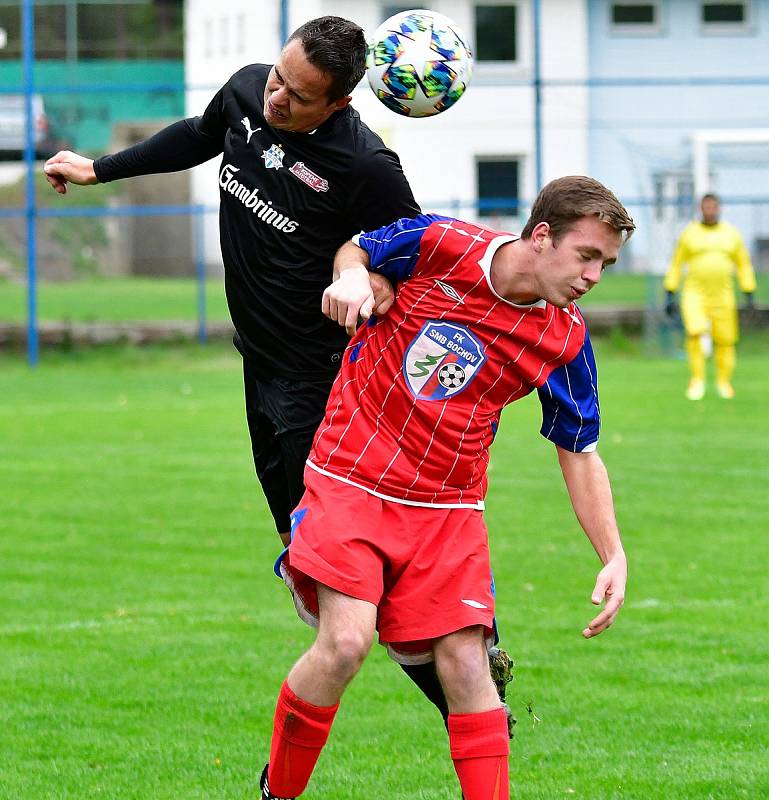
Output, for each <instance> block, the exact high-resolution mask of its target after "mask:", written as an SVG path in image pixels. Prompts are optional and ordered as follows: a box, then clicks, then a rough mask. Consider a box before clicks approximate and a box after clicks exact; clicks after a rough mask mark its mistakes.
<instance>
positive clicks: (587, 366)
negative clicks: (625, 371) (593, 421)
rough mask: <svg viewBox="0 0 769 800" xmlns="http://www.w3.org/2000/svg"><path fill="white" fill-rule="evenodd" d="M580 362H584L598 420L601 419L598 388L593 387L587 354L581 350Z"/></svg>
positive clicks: (593, 382) (593, 380)
mask: <svg viewBox="0 0 769 800" xmlns="http://www.w3.org/2000/svg"><path fill="white" fill-rule="evenodd" d="M582 360H583V361H584V362H585V369H586V370H587V374H588V375H589V376H590V388H591V389H592V390H593V397H594V398H595V408H596V411H597V412H598V420H599V421H600V419H601V407H600V406H599V405H598V387H597V386H596V385H595V378H594V377H593V371H592V370H591V369H590V364H589V363H588V360H587V353H585V349H584V348H583V349H582Z"/></svg>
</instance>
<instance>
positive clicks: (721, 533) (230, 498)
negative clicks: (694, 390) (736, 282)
mask: <svg viewBox="0 0 769 800" xmlns="http://www.w3.org/2000/svg"><path fill="white" fill-rule="evenodd" d="M767 348H769V338H768V337H766V336H763V337H759V336H754V337H751V338H749V339H748V340H747V341H745V342H744V343H743V345H741V350H740V354H739V361H738V368H737V374H736V380H735V386H736V389H737V397H736V399H735V400H734V401H731V402H725V401H721V400H719V399H718V398H717V397H715V396H714V395H713V394H712V393H711V394H709V395H708V396H706V398H705V399H704V400H703V401H702V402H701V403H697V404H694V403H690V402H688V401H686V400H685V399H684V398H683V389H684V385H685V380H686V378H685V371H686V370H685V365H684V362H683V361H680V360H662V359H657V360H647V359H644V358H642V357H641V356H640V355H639V354H638V353H636V352H635V350H634V348H633V347H626V348H624V349H620V348H617V347H616V346H615V345H613V344H610V343H607V342H600V341H599V342H598V343H597V351H598V359H599V367H600V376H601V397H602V411H603V426H604V427H603V437H602V443H601V453H602V455H603V457H604V460H605V461H606V463H607V466H608V467H609V470H610V473H611V476H612V481H613V486H614V491H615V498H616V504H617V510H618V515H619V518H620V522H621V525H622V528H623V533H624V539H625V544H626V548H627V550H628V553H629V558H630V584H629V592H628V598H627V604H626V607H625V609H624V610H623V612H622V614H621V615H620V618H619V620H618V622H617V624H616V625H615V626H614V627H613V628H612V629H611V630H610V631H608V632H607V633H605V634H603V635H602V636H599V637H598V638H597V639H595V640H593V641H584V640H583V639H582V638H581V636H580V630H581V628H582V627H583V626H584V624H585V623H586V622H587V621H588V620H589V619H590V618H591V616H592V614H593V613H594V610H593V607H592V606H591V604H590V602H589V596H590V591H591V589H592V586H593V580H594V577H595V573H596V571H597V568H598V563H597V559H596V558H595V556H594V555H593V553H592V550H591V549H590V546H589V544H588V542H587V540H586V539H585V537H584V536H583V534H582V533H581V531H580V530H579V528H578V525H577V523H576V521H575V519H574V517H573V514H572V512H571V510H570V506H569V503H568V500H567V496H566V492H565V489H564V488H563V484H562V481H561V479H560V475H559V472H558V468H557V463H556V459H555V454H554V452H553V448H552V446H551V445H549V444H547V443H546V442H545V441H544V440H542V439H541V437H539V435H538V433H537V431H538V427H539V424H538V417H539V409H538V405H539V404H538V403H537V401H536V399H534V398H533V397H530V398H528V399H526V400H524V401H522V402H521V403H519V404H517V405H516V406H514V407H512V408H510V409H509V410H508V411H507V412H506V414H505V417H504V419H503V423H502V425H501V427H500V433H499V436H498V441H497V442H496V443H495V445H494V450H493V458H492V469H491V475H490V478H491V489H490V493H489V498H488V512H487V520H488V524H489V528H490V532H491V538H492V554H493V559H494V565H495V575H496V582H497V590H498V616H499V620H500V626H501V630H502V634H503V644H504V645H505V646H506V647H507V648H508V649H509V651H510V652H511V654H512V655H513V657H514V658H515V660H516V669H515V674H516V677H515V681H514V683H513V684H511V687H510V689H509V699H510V701H511V704H512V706H513V708H514V711H515V713H516V715H517V717H518V719H519V723H518V726H517V735H516V738H515V740H514V742H513V744H512V752H511V756H510V772H511V784H512V787H513V789H512V796H513V797H515V798H521V799H526V800H529V799H532V800H533V798H538V799H541V800H553V799H554V798H556V799H557V798H571V797H574V798H584V799H585V800H610V799H611V800H613V799H614V798H617V799H618V800H619V799H620V798H622V800H650V798H665V799H666V800H694V799H698V798H703V799H704V798H714V799H718V800H722V799H723V800H727V799H728V800H731V799H732V798H750V799H751V800H755V799H756V798H759V797H766V796H768V794H769V760H768V759H767V757H766V754H767V752H768V749H769V725H768V724H767V719H769V613H768V612H769V608H768V606H769V599H768V598H769V591H768V590H769V580H768V579H767V564H768V563H769V559H768V558H767V556H769V537H768V536H767V534H768V533H769V525H768V524H767V523H768V522H769V510H768V509H769V506H768V505H767V496H769V488H768V487H769V459H768V458H767V452H769V403H767V396H769V371H767V369H766V351H767ZM0 386H1V387H2V391H0V531H1V532H0V587H1V588H0V598H2V600H1V601H0V608H1V609H2V614H1V615H0V723H1V724H0V798H2V800H18V799H19V798H23V800H37V799H38V798H56V799H58V798H72V799H73V800H74V799H77V800H82V799H84V798H110V799H111V800H113V799H114V800H129V799H130V800H133V799H134V798H135V799H136V800H147V799H148V798H151V799H152V800H196V799H197V798H200V799H201V800H202V799H203V798H206V800H219V799H221V800H224V799H225V798H237V799H238V800H240V799H241V798H242V799H243V800H245V799H246V798H254V797H255V796H256V779H257V776H258V774H259V771H260V770H261V767H262V765H263V764H264V762H265V760H266V757H267V752H268V742H269V732H270V721H271V716H272V712H273V708H274V700H275V696H276V694H277V691H278V687H279V685H280V682H281V680H282V679H283V677H284V675H285V673H286V672H287V670H288V669H289V667H290V665H291V664H292V663H293V661H294V660H295V658H296V657H297V656H298V655H299V654H300V653H301V651H302V650H303V648H305V647H306V646H307V645H308V644H309V642H310V641H311V636H312V634H311V632H310V631H309V629H307V628H306V627H305V626H304V625H303V624H302V623H300V622H299V620H298V619H297V618H296V616H295V613H294V611H293V607H292V605H291V603H290V600H289V596H288V593H287V592H286V590H285V589H284V588H283V587H282V585H281V584H280V583H279V581H278V580H277V579H276V578H275V577H274V576H273V575H272V572H271V566H272V560H273V558H274V556H275V555H276V553H277V551H278V546H277V537H276V536H275V534H274V532H273V530H272V524H271V521H270V518H269V515H268V513H267V510H266V506H265V504H264V502H263V500H262V498H261V496H260V493H259V491H258V489H257V486H256V481H255V478H254V476H253V467H252V464H251V459H250V452H249V446H248V442H247V436H246V432H245V422H244V419H243V409H242V399H241V392H242V389H241V382H240V374H239V362H238V358H237V356H236V354H235V353H234V352H233V351H231V350H229V349H227V348H225V347H224V346H221V347H220V346H211V347H209V348H205V349H199V348H195V347H189V348H184V347H179V348H171V349H150V350H145V351H138V350H113V349H103V350H93V351H89V352H77V351H76V352H74V353H69V354H54V353H44V354H43V359H42V362H41V364H40V366H39V367H38V368H37V369H36V370H29V369H28V368H27V367H26V366H25V364H24V362H23V359H22V356H21V355H17V356H12V357H10V356H4V357H0ZM529 703H530V704H531V708H532V709H533V712H534V713H536V715H537V717H538V718H540V720H541V721H540V722H538V723H535V721H534V717H533V716H532V715H530V714H529V713H528V712H527V709H526V706H527V704H529ZM305 796H306V797H308V798H335V799H337V800H343V799H344V800H347V799H349V798H352V799H353V800H354V798H380V797H387V798H402V799H403V800H406V799H407V798H408V799H409V800H411V799H412V798H417V799H418V800H448V799H449V798H451V799H453V800H459V788H458V784H457V782H456V779H455V776H454V773H453V768H452V766H451V762H450V760H449V757H448V748H447V743H446V736H445V733H444V731H443V728H442V725H441V721H440V718H439V717H438V715H437V713H435V712H434V711H433V710H432V709H431V708H430V707H428V706H427V704H426V703H425V702H424V701H423V700H422V699H421V697H420V695H419V694H418V692H417V690H416V689H414V688H413V687H412V686H411V684H410V682H409V681H408V680H407V679H406V678H405V676H404V675H402V674H401V672H400V670H399V669H398V668H397V666H395V665H394V664H393V663H392V662H390V661H389V660H388V659H387V657H386V655H385V654H384V652H383V651H382V648H379V647H375V648H374V651H373V653H372V655H371V657H370V658H369V660H368V661H367V663H366V664H365V665H364V668H363V670H362V672H361V674H360V675H359V677H358V678H357V679H356V680H355V681H354V682H353V684H352V686H351V688H350V689H349V691H348V693H347V695H346V696H345V698H344V700H343V703H342V709H341V711H340V713H339V716H338V719H337V723H336V725H335V727H334V730H333V731H332V735H331V739H330V742H329V745H328V747H327V750H326V752H325V753H324V754H323V756H322V758H321V761H320V763H319V765H318V768H317V771H316V773H315V775H314V777H313V779H312V782H311V784H310V787H309V790H308V792H307V793H306V795H305Z"/></svg>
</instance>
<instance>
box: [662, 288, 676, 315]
mask: <svg viewBox="0 0 769 800" xmlns="http://www.w3.org/2000/svg"><path fill="white" fill-rule="evenodd" d="M665 313H666V314H667V316H668V319H675V316H676V314H677V313H678V306H677V305H676V296H675V294H674V293H673V292H668V293H667V294H666V296H665Z"/></svg>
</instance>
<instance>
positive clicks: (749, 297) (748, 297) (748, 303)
mask: <svg viewBox="0 0 769 800" xmlns="http://www.w3.org/2000/svg"><path fill="white" fill-rule="evenodd" d="M755 307H756V301H755V300H754V299H753V292H745V308H747V309H748V310H749V311H752V310H753V309H754V308H755Z"/></svg>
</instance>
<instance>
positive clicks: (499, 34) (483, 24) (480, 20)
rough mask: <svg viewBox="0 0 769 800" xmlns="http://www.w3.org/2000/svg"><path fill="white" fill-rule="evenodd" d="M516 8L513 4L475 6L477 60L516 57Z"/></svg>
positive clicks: (515, 58) (514, 58) (513, 59)
mask: <svg viewBox="0 0 769 800" xmlns="http://www.w3.org/2000/svg"><path fill="white" fill-rule="evenodd" d="M517 17H518V9H517V7H516V6H515V5H502V4H495V5H476V6H475V53H474V55H475V58H476V60H477V61H516V60H517V59H518V46H517V39H518V36H517V26H518V19H517Z"/></svg>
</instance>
